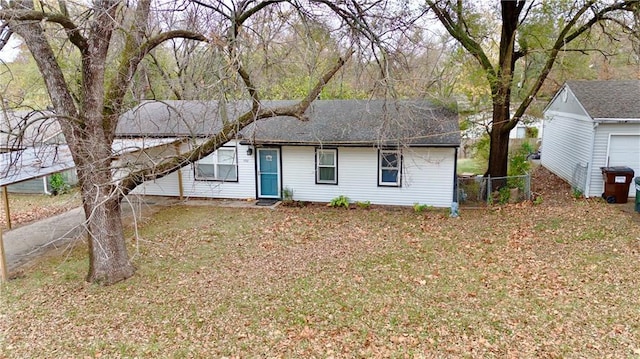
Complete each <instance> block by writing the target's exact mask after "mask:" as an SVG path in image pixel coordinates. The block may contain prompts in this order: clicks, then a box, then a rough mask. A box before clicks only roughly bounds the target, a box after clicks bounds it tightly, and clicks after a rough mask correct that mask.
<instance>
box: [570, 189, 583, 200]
mask: <svg viewBox="0 0 640 359" xmlns="http://www.w3.org/2000/svg"><path fill="white" fill-rule="evenodd" d="M571 191H572V192H571V196H572V197H573V198H575V199H580V198H582V196H583V195H584V193H582V190H580V189H579V188H576V187H573V188H572V189H571Z"/></svg>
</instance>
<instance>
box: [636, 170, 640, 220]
mask: <svg viewBox="0 0 640 359" xmlns="http://www.w3.org/2000/svg"><path fill="white" fill-rule="evenodd" d="M636 212H638V213H640V177H636Z"/></svg>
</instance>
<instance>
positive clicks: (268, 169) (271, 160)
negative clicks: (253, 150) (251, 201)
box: [257, 148, 280, 198]
mask: <svg viewBox="0 0 640 359" xmlns="http://www.w3.org/2000/svg"><path fill="white" fill-rule="evenodd" d="M257 151H258V156H257V157H258V198H280V160H279V158H278V157H279V154H280V150H279V149H277V148H258V149H257Z"/></svg>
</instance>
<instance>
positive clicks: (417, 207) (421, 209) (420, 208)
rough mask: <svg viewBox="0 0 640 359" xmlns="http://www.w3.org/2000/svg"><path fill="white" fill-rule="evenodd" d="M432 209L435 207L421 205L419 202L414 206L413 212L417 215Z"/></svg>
mask: <svg viewBox="0 0 640 359" xmlns="http://www.w3.org/2000/svg"><path fill="white" fill-rule="evenodd" d="M432 208H433V206H430V205H428V204H420V203H418V202H416V203H414V204H413V211H414V212H416V213H422V212H424V211H426V210H430V209H432Z"/></svg>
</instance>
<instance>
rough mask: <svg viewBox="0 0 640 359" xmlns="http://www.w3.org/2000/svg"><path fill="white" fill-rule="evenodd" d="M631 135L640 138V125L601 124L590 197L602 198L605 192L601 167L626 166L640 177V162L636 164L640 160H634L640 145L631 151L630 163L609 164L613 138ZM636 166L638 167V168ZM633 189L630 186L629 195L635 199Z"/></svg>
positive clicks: (591, 177)
mask: <svg viewBox="0 0 640 359" xmlns="http://www.w3.org/2000/svg"><path fill="white" fill-rule="evenodd" d="M629 135H633V136H640V123H611V124H600V125H599V126H598V127H597V128H596V135H595V142H594V151H593V167H592V170H591V174H590V179H591V183H590V186H589V193H588V194H589V196H590V197H597V196H600V195H601V194H602V192H604V181H603V180H602V171H601V170H600V167H606V166H621V165H624V166H628V167H631V168H633V170H634V171H635V173H636V174H635V176H636V177H638V176H640V165H638V162H636V161H640V159H638V158H634V157H635V154H637V153H639V152H640V143H638V144H637V146H638V147H635V148H630V149H629V151H628V158H629V161H628V162H627V161H624V160H623V161H621V162H613V163H610V162H609V147H610V141H611V137H612V136H613V137H614V140H615V137H616V136H629ZM638 138H640V137H638ZM634 160H635V161H634ZM618 161H620V160H618ZM634 163H635V164H634ZM634 166H638V168H636V167H634ZM632 188H633V184H632V185H631V186H630V189H629V194H630V196H632V197H635V190H632Z"/></svg>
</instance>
